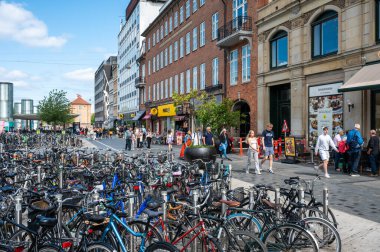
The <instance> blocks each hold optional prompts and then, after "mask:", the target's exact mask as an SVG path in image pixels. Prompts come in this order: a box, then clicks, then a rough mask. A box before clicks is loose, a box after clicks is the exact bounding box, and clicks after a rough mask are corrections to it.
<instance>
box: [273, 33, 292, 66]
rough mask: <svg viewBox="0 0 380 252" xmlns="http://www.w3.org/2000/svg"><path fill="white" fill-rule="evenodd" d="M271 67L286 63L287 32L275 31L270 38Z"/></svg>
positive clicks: (285, 64)
mask: <svg viewBox="0 0 380 252" xmlns="http://www.w3.org/2000/svg"><path fill="white" fill-rule="evenodd" d="M270 58H271V63H270V66H271V68H277V67H282V66H287V65H288V33H286V32H285V31H279V32H277V33H276V34H275V35H274V36H273V38H272V39H271V40H270Z"/></svg>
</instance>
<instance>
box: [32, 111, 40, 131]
mask: <svg viewBox="0 0 380 252" xmlns="http://www.w3.org/2000/svg"><path fill="white" fill-rule="evenodd" d="M37 113H38V106H33V114H37ZM39 124H40V121H37V120H34V121H33V129H34V130H36V129H37V128H38V125H39Z"/></svg>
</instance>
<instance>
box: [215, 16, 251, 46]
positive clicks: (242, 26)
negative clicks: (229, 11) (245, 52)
mask: <svg viewBox="0 0 380 252" xmlns="http://www.w3.org/2000/svg"><path fill="white" fill-rule="evenodd" d="M238 31H252V18H251V17H249V16H239V17H237V18H234V19H233V20H231V21H229V22H228V23H227V24H226V25H224V26H222V27H220V28H219V29H218V41H220V40H222V39H224V38H227V37H228V36H231V35H232V34H234V33H236V32H238Z"/></svg>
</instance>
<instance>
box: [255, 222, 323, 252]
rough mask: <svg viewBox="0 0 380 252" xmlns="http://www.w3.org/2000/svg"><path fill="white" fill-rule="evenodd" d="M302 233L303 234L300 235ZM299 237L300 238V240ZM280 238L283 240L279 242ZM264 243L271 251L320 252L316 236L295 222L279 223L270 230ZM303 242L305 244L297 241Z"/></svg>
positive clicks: (264, 238)
mask: <svg viewBox="0 0 380 252" xmlns="http://www.w3.org/2000/svg"><path fill="white" fill-rule="evenodd" d="M300 235H302V236H301V237H300ZM298 239H299V240H298ZM279 240H281V241H280V242H279ZM262 241H263V243H264V244H265V246H266V247H267V249H268V250H269V251H277V250H276V249H278V250H279V251H293V250H297V249H298V250H301V249H302V251H303V252H318V251H319V247H318V242H317V241H316V240H315V238H314V236H313V235H312V234H311V233H310V232H309V231H307V230H306V229H304V228H303V227H301V226H299V225H295V224H283V225H278V226H275V227H273V228H271V229H270V230H268V231H267V232H266V233H265V235H264V237H263V240H262ZM295 241H298V242H303V244H299V243H296V242H295Z"/></svg>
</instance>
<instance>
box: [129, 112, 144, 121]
mask: <svg viewBox="0 0 380 252" xmlns="http://www.w3.org/2000/svg"><path fill="white" fill-rule="evenodd" d="M144 114H145V110H140V111H137V112H136V115H135V117H133V118H132V121H138V120H140V119H141V117H143V115H144Z"/></svg>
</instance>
